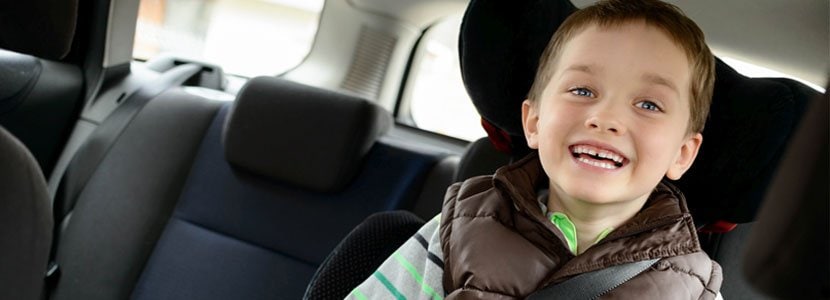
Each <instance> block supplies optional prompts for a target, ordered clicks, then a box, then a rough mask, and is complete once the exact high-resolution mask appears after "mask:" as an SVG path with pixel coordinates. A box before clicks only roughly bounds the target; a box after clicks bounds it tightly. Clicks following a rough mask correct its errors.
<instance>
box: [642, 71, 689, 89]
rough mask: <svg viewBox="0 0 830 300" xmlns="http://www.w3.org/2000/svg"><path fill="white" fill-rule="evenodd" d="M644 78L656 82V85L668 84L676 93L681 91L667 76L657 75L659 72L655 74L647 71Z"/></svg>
mask: <svg viewBox="0 0 830 300" xmlns="http://www.w3.org/2000/svg"><path fill="white" fill-rule="evenodd" d="M642 78H643V80H644V81H646V82H649V83H652V84H656V85H662V86H666V87H668V88H670V89H671V90H673V91H674V92H675V93H678V94H679V93H680V91H679V90H678V89H677V86H676V85H675V84H674V82H672V81H671V80H669V79H668V78H666V77H663V76H660V75H657V74H654V73H646V74H643V77H642Z"/></svg>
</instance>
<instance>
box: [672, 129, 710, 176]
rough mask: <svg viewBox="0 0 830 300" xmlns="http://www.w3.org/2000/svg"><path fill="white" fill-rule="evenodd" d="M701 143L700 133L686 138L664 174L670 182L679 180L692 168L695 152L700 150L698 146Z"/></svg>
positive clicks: (701, 136)
mask: <svg viewBox="0 0 830 300" xmlns="http://www.w3.org/2000/svg"><path fill="white" fill-rule="evenodd" d="M702 143H703V135H702V134H700V133H695V134H693V135H691V136H689V137H687V138H686V141H685V142H683V145H682V146H681V147H680V150H679V151H678V153H677V157H675V159H674V162H672V165H671V166H670V167H669V170H668V171H667V172H666V177H668V178H669V179H671V180H678V179H680V177H681V176H683V174H684V173H686V171H687V170H689V168H691V167H692V163H693V162H694V161H695V157H697V151H698V150H700V144H702Z"/></svg>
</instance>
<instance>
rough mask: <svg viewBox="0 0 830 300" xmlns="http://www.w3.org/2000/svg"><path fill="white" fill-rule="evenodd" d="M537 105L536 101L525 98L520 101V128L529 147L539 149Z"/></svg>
mask: <svg viewBox="0 0 830 300" xmlns="http://www.w3.org/2000/svg"><path fill="white" fill-rule="evenodd" d="M538 124H539V105H538V103H533V102H530V100H525V101H524V102H522V128H523V129H524V132H525V140H527V146H528V147H530V149H539V139H538V138H537V136H538V133H539V129H538V128H539V126H538Z"/></svg>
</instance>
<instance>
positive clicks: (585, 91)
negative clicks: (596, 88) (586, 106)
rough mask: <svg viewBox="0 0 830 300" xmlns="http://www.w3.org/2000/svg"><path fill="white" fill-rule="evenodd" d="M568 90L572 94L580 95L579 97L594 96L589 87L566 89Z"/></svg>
mask: <svg viewBox="0 0 830 300" xmlns="http://www.w3.org/2000/svg"><path fill="white" fill-rule="evenodd" d="M568 92H570V93H571V94H574V95H576V96H580V97H592V98H593V97H594V92H592V91H591V90H589V89H586V88H582V87H578V88H572V89H570V90H568Z"/></svg>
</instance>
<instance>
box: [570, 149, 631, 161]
mask: <svg viewBox="0 0 830 300" xmlns="http://www.w3.org/2000/svg"><path fill="white" fill-rule="evenodd" d="M573 153H575V154H582V153H585V154H588V155H591V156H598V157H601V158H607V159H610V160H613V161H614V162H616V163H622V162H623V158H622V156H619V155H618V154H616V153H613V152H611V151H608V150H597V149H595V148H591V147H587V146H576V147H574V149H573Z"/></svg>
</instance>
